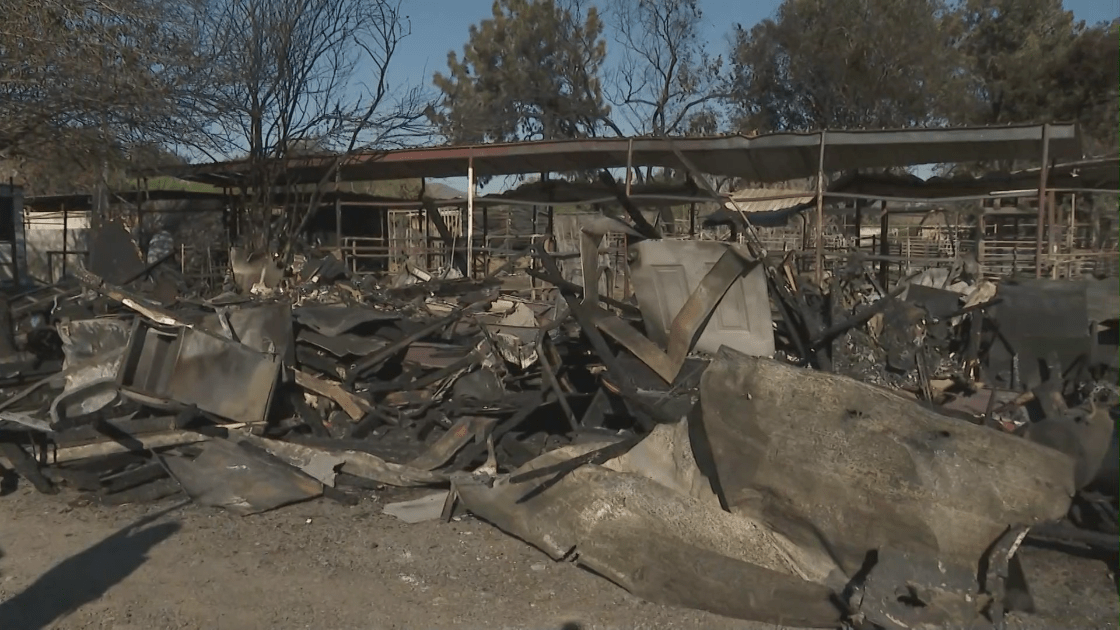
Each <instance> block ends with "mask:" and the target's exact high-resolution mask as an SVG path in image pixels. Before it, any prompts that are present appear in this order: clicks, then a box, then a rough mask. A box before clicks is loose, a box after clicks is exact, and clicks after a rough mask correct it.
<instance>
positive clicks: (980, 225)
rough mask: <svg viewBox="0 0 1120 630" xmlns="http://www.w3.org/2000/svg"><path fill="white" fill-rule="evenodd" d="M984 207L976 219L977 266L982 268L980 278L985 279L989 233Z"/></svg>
mask: <svg viewBox="0 0 1120 630" xmlns="http://www.w3.org/2000/svg"><path fill="white" fill-rule="evenodd" d="M984 211H985V210H984V206H983V204H981V206H980V214H979V215H978V216H977V217H976V264H977V265H979V266H980V272H979V273H980V277H981V278H983V277H984V258H985V254H984V233H985V232H987V231H988V228H987V221H985V220H984Z"/></svg>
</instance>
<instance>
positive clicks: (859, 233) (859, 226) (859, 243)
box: [854, 199, 863, 252]
mask: <svg viewBox="0 0 1120 630" xmlns="http://www.w3.org/2000/svg"><path fill="white" fill-rule="evenodd" d="M854 203H855V205H856V251H857V252H858V251H859V250H860V248H861V247H863V208H862V207H860V205H859V200H858V199H857V200H856V201H855V202H854Z"/></svg>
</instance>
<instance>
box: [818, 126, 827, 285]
mask: <svg viewBox="0 0 1120 630" xmlns="http://www.w3.org/2000/svg"><path fill="white" fill-rule="evenodd" d="M824 136H825V132H824V131H821V145H820V149H819V151H818V154H819V161H818V163H817V257H816V266H817V285H818V286H819V285H821V284H823V283H824Z"/></svg>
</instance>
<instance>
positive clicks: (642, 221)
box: [599, 171, 662, 239]
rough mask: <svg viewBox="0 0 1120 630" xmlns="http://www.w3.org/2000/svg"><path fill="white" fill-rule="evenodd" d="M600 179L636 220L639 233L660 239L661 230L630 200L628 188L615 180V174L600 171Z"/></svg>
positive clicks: (627, 212)
mask: <svg viewBox="0 0 1120 630" xmlns="http://www.w3.org/2000/svg"><path fill="white" fill-rule="evenodd" d="M599 181H601V182H603V184H604V185H606V187H607V189H609V190H610V191H611V193H613V194H614V197H615V199H616V200H618V203H619V205H621V206H622V209H623V210H626V214H628V215H630V219H631V220H632V221H634V229H635V230H637V231H638V233H639V234H641V235H642V236H644V237H645V238H649V239H659V238H661V237H662V236H661V231H660V230H658V229H657V228H655V227H654V226H653V225H651V224H650V222H649V221H647V220H646V217H645V215H643V214H642V211H641V210H639V209H638V207H637V206H635V205H634V202H633V201H631V200H630V197H628V196H627V195H626V189H625V188H623V187H622V186H619V185H618V182H616V181H615V180H614V176H612V175H611V174H610V173H609V172H608V171H600V172H599Z"/></svg>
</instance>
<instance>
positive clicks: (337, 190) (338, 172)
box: [334, 168, 346, 262]
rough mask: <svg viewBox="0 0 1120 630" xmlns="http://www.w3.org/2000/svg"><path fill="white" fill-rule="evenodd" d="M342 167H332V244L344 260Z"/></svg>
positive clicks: (339, 256)
mask: <svg viewBox="0 0 1120 630" xmlns="http://www.w3.org/2000/svg"><path fill="white" fill-rule="evenodd" d="M341 184H342V169H341V168H336V169H334V244H335V247H337V248H338V259H339V260H340V261H342V262H346V256H345V255H344V254H343V253H342V195H341V192H342V186H341Z"/></svg>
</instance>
